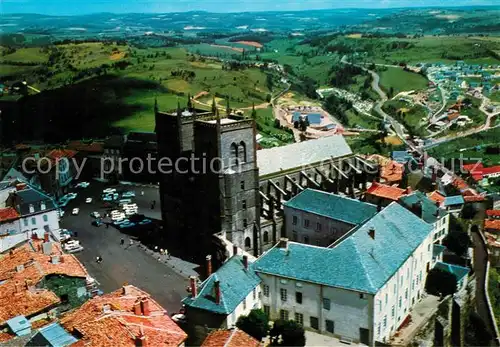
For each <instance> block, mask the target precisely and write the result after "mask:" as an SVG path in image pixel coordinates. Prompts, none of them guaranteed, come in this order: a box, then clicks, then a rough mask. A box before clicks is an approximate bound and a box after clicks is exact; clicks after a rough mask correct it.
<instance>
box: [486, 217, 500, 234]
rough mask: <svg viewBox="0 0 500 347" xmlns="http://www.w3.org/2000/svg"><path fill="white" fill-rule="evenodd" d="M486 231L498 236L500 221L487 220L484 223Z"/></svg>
mask: <svg viewBox="0 0 500 347" xmlns="http://www.w3.org/2000/svg"><path fill="white" fill-rule="evenodd" d="M484 231H485V232H487V233H490V234H494V235H496V236H498V235H499V234H500V220H497V219H487V220H485V221H484Z"/></svg>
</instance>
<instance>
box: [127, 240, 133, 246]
mask: <svg viewBox="0 0 500 347" xmlns="http://www.w3.org/2000/svg"><path fill="white" fill-rule="evenodd" d="M133 245H134V241H132V239H130V240H129V242H128V246H129V247H132V246H133Z"/></svg>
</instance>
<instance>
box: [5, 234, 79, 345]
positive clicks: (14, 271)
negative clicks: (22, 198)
mask: <svg viewBox="0 0 500 347" xmlns="http://www.w3.org/2000/svg"><path fill="white" fill-rule="evenodd" d="M47 239H48V236H47V237H46V239H45V240H44V241H41V240H38V241H28V242H25V243H24V244H23V245H21V246H19V247H17V248H15V249H11V250H10V251H9V252H8V253H6V254H4V255H3V257H2V261H1V262H0V278H2V281H1V282H0V307H2V309H1V310H0V330H2V328H4V327H8V326H9V323H12V319H14V320H17V321H18V323H19V322H20V321H22V320H25V321H27V322H26V323H25V324H23V325H24V326H25V329H27V328H28V327H29V326H31V325H33V324H35V323H37V322H39V321H41V320H47V319H49V317H53V316H54V315H57V314H58V312H60V310H64V309H66V310H67V309H71V308H72V305H73V304H76V303H78V302H83V301H85V300H86V298H87V290H86V278H87V276H88V273H87V271H86V269H85V268H84V267H83V265H82V264H81V263H80V262H79V261H78V260H77V259H76V257H75V256H73V255H71V254H64V253H63V252H62V249H61V246H60V245H59V244H58V243H53V242H48V241H47ZM55 286H57V287H59V289H58V291H57V294H56V293H55V292H54V291H52V290H51V289H49V288H54V287H55ZM70 298H71V299H70ZM21 316H22V317H24V318H22V319H21V318H16V317H21ZM28 322H29V325H28ZM15 326H17V327H18V326H19V325H18V324H16V325H15ZM6 334H7V336H3V337H2V339H3V340H4V341H5V340H9V339H13V338H15V337H16V336H17V335H19V334H18V331H16V330H15V329H12V328H11V329H10V330H7V332H6Z"/></svg>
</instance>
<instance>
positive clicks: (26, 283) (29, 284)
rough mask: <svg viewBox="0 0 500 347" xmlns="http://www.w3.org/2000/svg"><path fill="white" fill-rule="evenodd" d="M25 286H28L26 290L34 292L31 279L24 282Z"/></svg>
mask: <svg viewBox="0 0 500 347" xmlns="http://www.w3.org/2000/svg"><path fill="white" fill-rule="evenodd" d="M24 284H25V285H26V290H32V289H33V288H34V286H33V281H32V280H31V279H29V278H27V279H26V280H25V281H24Z"/></svg>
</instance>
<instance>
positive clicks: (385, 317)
mask: <svg viewBox="0 0 500 347" xmlns="http://www.w3.org/2000/svg"><path fill="white" fill-rule="evenodd" d="M386 327H387V316H384V329H385V328H386Z"/></svg>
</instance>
